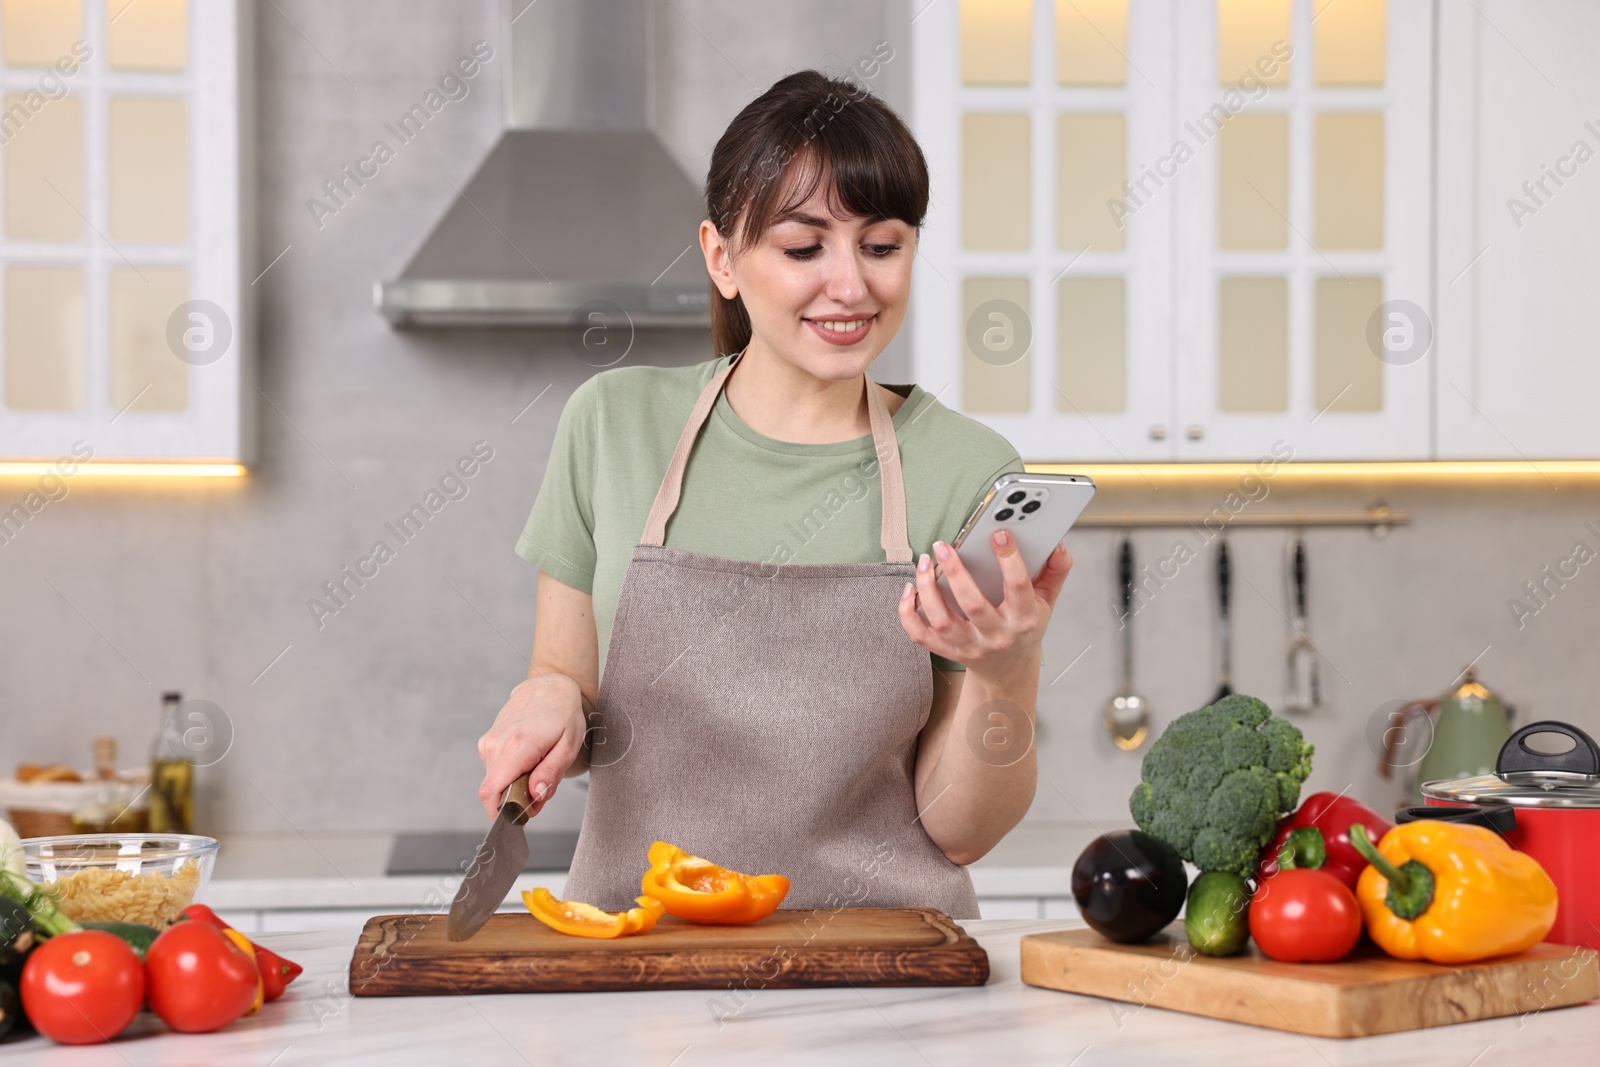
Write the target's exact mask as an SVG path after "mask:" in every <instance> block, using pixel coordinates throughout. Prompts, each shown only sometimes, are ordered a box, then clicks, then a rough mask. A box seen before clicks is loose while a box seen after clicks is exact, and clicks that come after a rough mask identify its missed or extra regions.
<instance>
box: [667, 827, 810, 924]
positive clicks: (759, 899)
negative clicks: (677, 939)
mask: <svg viewBox="0 0 1600 1067" xmlns="http://www.w3.org/2000/svg"><path fill="white" fill-rule="evenodd" d="M649 861H650V869H649V870H648V871H646V872H645V873H644V878H643V879H641V881H640V888H641V889H642V890H643V891H644V895H645V896H647V897H651V898H654V899H655V900H659V901H660V902H661V904H662V906H663V907H664V908H665V909H666V912H667V914H668V915H671V916H673V917H674V918H678V919H685V920H687V921H689V922H696V923H718V924H721V923H748V922H755V921H756V920H757V919H764V918H766V917H767V916H768V915H771V914H772V913H773V912H774V911H776V910H777V908H778V905H779V904H781V903H782V902H783V898H784V896H785V895H786V894H787V893H788V892H789V879H788V878H786V877H784V876H783V875H781V874H761V875H747V874H740V873H739V872H738V871H730V870H728V869H726V868H724V867H719V866H717V865H716V864H714V863H712V862H711V861H710V860H705V859H701V858H700V857H699V856H691V855H690V854H689V853H687V852H685V851H684V850H683V849H681V848H679V847H678V846H676V845H672V844H668V843H667V842H665V841H657V842H656V843H655V844H653V845H651V846H650V852H649Z"/></svg>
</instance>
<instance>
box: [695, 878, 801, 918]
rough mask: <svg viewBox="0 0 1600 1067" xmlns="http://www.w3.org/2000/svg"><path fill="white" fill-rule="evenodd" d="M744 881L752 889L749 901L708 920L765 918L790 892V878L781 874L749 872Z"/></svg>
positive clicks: (775, 909) (776, 908)
mask: <svg viewBox="0 0 1600 1067" xmlns="http://www.w3.org/2000/svg"><path fill="white" fill-rule="evenodd" d="M744 882H745V887H746V888H747V889H749V891H750V900H749V902H748V903H746V904H745V906H744V907H743V908H740V909H739V910H737V911H734V912H732V913H730V914H728V915H723V916H721V917H720V918H716V919H707V920H705V921H706V922H711V923H753V922H755V921H756V920H757V919H765V918H766V917H767V916H768V915H771V914H772V913H773V912H775V911H777V910H778V905H779V904H781V903H783V898H784V896H786V895H787V894H788V892H789V879H787V878H785V877H784V876H783V875H781V874H755V875H750V874H747V875H745V876H744Z"/></svg>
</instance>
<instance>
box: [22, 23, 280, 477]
mask: <svg viewBox="0 0 1600 1067" xmlns="http://www.w3.org/2000/svg"><path fill="white" fill-rule="evenodd" d="M253 10H254V8H253V6H252V5H249V4H245V3H241V2H239V0H204V2H201V0H189V2H187V3H160V4H124V5H107V4H98V3H94V4H78V3H71V4H66V3H63V4H56V5H34V4H28V5H23V4H6V5H5V15H6V18H5V27H4V30H5V32H4V36H5V40H4V47H3V49H0V80H3V82H4V94H5V99H4V104H3V108H0V111H3V114H0V143H3V144H4V152H3V156H4V166H3V171H0V185H3V187H4V190H3V191H4V196H3V205H0V460H36V461H37V460H58V459H61V458H62V457H69V458H72V459H73V460H74V467H75V465H76V462H81V461H83V460H86V459H93V460H96V461H101V460H106V461H114V460H134V459H138V460H154V461H200V460H204V461H213V462H219V461H220V462H243V461H247V460H249V459H250V451H251V449H250V441H251V419H250V413H251V410H252V405H250V404H248V403H247V402H246V401H247V396H246V394H247V393H250V394H251V395H253V392H252V391H251V386H250V384H249V383H250V381H251V374H250V370H249V356H250V349H251V340H252V337H253V333H254V324H253V321H252V314H251V301H250V294H251V293H252V292H253V290H252V289H251V284H252V279H253V277H254V275H255V273H256V269H257V268H256V264H255V259H254V252H255V249H254V237H253V230H254V227H253V220H252V219H251V217H250V213H249V210H248V206H249V203H250V189H251V187H252V184H253V176H252V174H251V170H250V167H251V162H250V155H249V152H248V150H247V148H248V139H249V137H250V135H251V132H250V122H249V115H250V109H249V94H250V86H251V82H252V64H251V57H252V55H253V52H254V43H253V41H252V40H251V34H250V21H251V14H252V12H253ZM13 16H15V17H13ZM274 251H277V250H274ZM247 263H248V264H249V267H247V266H246V264H247ZM63 473H71V471H70V470H68V471H64V472H63Z"/></svg>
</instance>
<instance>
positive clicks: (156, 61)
mask: <svg viewBox="0 0 1600 1067" xmlns="http://www.w3.org/2000/svg"><path fill="white" fill-rule="evenodd" d="M107 4H108V6H109V7H110V8H111V23H110V25H109V26H107V27H106V45H107V47H106V52H107V54H108V55H109V56H110V59H111V69H112V70H170V71H179V70H182V69H183V68H184V67H185V66H187V65H188V62H189V5H188V3H187V2H186V0H107Z"/></svg>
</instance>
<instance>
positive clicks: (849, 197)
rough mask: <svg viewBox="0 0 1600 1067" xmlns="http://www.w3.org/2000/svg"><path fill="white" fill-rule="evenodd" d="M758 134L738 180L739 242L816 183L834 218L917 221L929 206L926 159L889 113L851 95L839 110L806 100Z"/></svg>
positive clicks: (755, 236)
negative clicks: (800, 110)
mask: <svg viewBox="0 0 1600 1067" xmlns="http://www.w3.org/2000/svg"><path fill="white" fill-rule="evenodd" d="M756 140H757V141H759V142H763V143H761V144H760V145H759V147H758V146H757V145H751V146H750V148H751V149H754V151H751V152H750V156H752V157H753V158H752V159H751V160H750V162H751V164H752V165H751V166H750V167H749V169H748V170H747V171H746V178H745V180H744V181H741V182H739V183H738V184H739V185H740V186H742V189H739V190H738V192H743V193H744V194H745V195H744V196H743V197H742V198H741V199H743V200H744V204H743V205H742V207H743V212H742V221H741V222H739V223H738V227H739V234H738V241H739V243H740V244H741V245H744V246H746V247H748V246H749V245H751V244H753V243H755V242H756V241H758V240H760V239H761V236H762V235H763V234H764V233H766V231H767V230H768V229H769V228H771V226H772V225H773V224H774V223H776V222H777V221H778V220H779V219H781V218H783V217H784V216H785V215H787V214H789V213H790V212H792V211H795V210H797V209H798V208H799V207H800V206H801V205H802V204H804V203H805V202H806V201H807V200H810V199H811V198H812V197H813V196H814V195H816V193H817V191H818V190H819V189H821V190H823V196H824V203H825V204H826V205H827V210H828V212H829V214H831V215H832V216H833V217H834V218H837V219H848V218H863V219H867V220H869V221H874V222H876V221H879V220H882V219H899V220H900V221H902V222H905V223H906V224H908V225H910V226H911V227H913V228H915V229H920V228H921V226H922V222H923V219H924V217H925V216H926V215H927V210H928V177H927V174H928V172H927V164H926V161H925V160H924V158H923V155H922V150H921V148H919V147H918V146H917V143H916V141H915V140H913V139H912V138H911V137H910V136H909V133H908V132H907V131H906V130H905V127H904V126H903V125H902V124H900V122H899V120H898V119H897V118H895V117H894V116H893V115H892V114H885V112H883V111H881V110H879V109H878V108H875V107H869V106H865V105H864V104H862V103H860V102H858V101H856V100H850V101H848V102H847V103H845V104H844V105H843V107H841V108H840V110H839V111H838V112H837V113H831V112H830V111H829V109H828V108H826V107H821V108H818V107H812V108H809V110H808V111H807V112H803V113H791V114H787V115H783V116H781V118H780V120H779V121H773V122H769V123H767V124H766V125H765V128H764V129H762V130H760V131H759V132H757V135H756ZM780 160H781V161H782V162H781V163H779V162H778V161H780ZM735 195H736V196H737V192H736V193H735ZM736 217H737V216H736ZM729 221H733V220H731V219H730V220H729ZM719 229H720V227H719Z"/></svg>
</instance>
